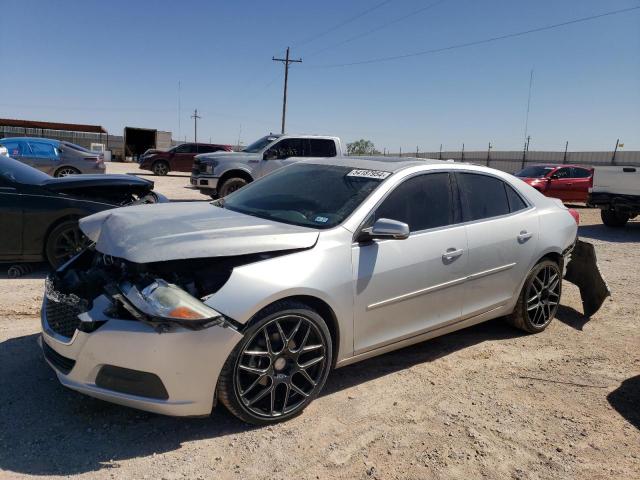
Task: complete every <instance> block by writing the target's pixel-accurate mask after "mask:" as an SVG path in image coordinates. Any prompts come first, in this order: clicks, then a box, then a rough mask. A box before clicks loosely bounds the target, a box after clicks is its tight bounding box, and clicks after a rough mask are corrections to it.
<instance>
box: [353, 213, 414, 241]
mask: <svg viewBox="0 0 640 480" xmlns="http://www.w3.org/2000/svg"><path fill="white" fill-rule="evenodd" d="M406 238H409V225H407V224H406V223H404V222H399V221H397V220H391V219H389V218H379V219H378V220H376V223H374V224H373V227H369V228H365V229H363V230H362V232H360V235H359V237H358V241H368V240H375V239H380V240H405V239H406Z"/></svg>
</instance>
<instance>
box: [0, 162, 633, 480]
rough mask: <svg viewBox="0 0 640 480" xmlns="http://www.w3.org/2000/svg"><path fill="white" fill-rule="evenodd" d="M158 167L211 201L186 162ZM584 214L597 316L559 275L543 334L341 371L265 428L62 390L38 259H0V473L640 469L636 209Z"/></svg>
mask: <svg viewBox="0 0 640 480" xmlns="http://www.w3.org/2000/svg"><path fill="white" fill-rule="evenodd" d="M135 170H137V167H136V166H135V165H131V164H124V165H123V164H113V165H109V171H111V172H113V171H117V172H134V171H135ZM149 178H153V179H154V180H156V187H157V189H158V190H159V191H160V192H162V193H164V194H165V195H167V196H169V197H170V198H172V199H179V200H188V199H205V197H202V196H201V195H200V194H198V193H197V192H194V191H192V190H187V189H185V188H184V185H186V183H187V181H188V180H187V178H186V174H185V175H177V176H171V177H165V178H160V179H158V177H149ZM580 213H581V215H582V226H581V227H580V236H581V237H582V238H583V239H584V240H587V241H591V242H593V243H594V244H595V245H596V249H597V253H598V257H599V262H600V267H601V269H602V272H603V273H604V275H605V277H606V278H607V281H608V283H609V286H610V288H611V291H612V293H613V296H612V298H611V299H610V300H609V301H607V302H606V303H605V305H604V306H603V308H602V309H601V310H600V312H598V313H597V314H596V315H595V316H593V317H592V318H590V319H588V318H584V317H583V316H582V314H581V312H582V307H581V303H580V300H579V294H578V291H577V288H576V287H574V286H573V285H571V284H568V283H566V282H565V284H564V287H563V288H564V292H563V299H562V307H561V308H560V310H559V312H558V316H557V319H556V320H555V321H554V322H553V323H552V324H551V326H550V327H549V328H548V329H547V330H546V331H545V332H543V333H541V334H538V335H523V334H522V333H520V332H519V331H516V330H513V329H512V328H510V327H508V326H507V325H505V324H504V323H503V322H502V321H501V320H495V321H492V322H488V323H486V324H482V325H478V326H476V327H473V328H470V329H467V330H462V331H459V332H456V333H453V334H449V335H446V336H444V337H440V338H437V339H434V340H431V341H428V342H425V343H421V344H418V345H415V346H413V347H409V348H405V349H403V350H400V351H397V352H393V353H390V354H387V355H384V356H381V357H378V358H374V359H371V360H368V361H365V362H362V363H359V364H356V365H352V366H349V367H345V368H343V369H339V370H336V371H335V372H333V373H332V374H331V375H330V376H329V380H328V383H327V386H326V387H325V390H324V392H323V393H322V394H321V397H320V398H319V399H317V400H316V401H315V402H314V403H313V404H312V405H311V406H310V407H309V408H308V409H307V410H306V411H305V412H304V413H303V415H301V416H300V417H298V418H296V419H294V420H292V421H289V422H287V423H284V424H279V425H277V426H274V427H268V428H255V427H249V426H247V425H244V424H242V423H240V422H239V421H237V420H236V419H235V418H234V417H232V416H231V415H229V414H228V413H226V412H225V411H224V409H223V408H221V407H220V408H218V409H216V410H215V411H214V413H213V415H212V416H211V417H210V418H205V419H179V418H169V417H162V416H158V415H153V414H148V413H144V412H139V411H136V410H132V409H127V408H124V407H119V406H116V405H111V404H108V403H104V402H101V401H99V400H94V399H91V398H89V397H85V396H82V395H80V394H77V393H74V392H72V391H68V390H66V389H64V388H63V387H62V386H60V385H59V383H58V382H57V380H56V377H55V375H54V373H53V372H52V370H51V369H50V368H49V367H48V366H47V365H46V364H45V362H44V360H43V359H42V355H41V353H40V352H39V350H38V347H37V345H36V338H37V335H38V332H39V320H38V317H37V314H38V311H39V307H40V302H41V297H42V287H43V278H44V275H45V272H44V270H43V269H42V268H40V269H36V271H35V272H34V273H32V274H31V275H29V276H27V277H26V278H21V279H17V280H13V279H8V278H7V277H6V274H5V272H6V270H5V268H2V269H1V270H0V478H28V477H40V476H51V477H56V478H57V477H73V478H100V479H111V478H126V479H129V478H135V479H182V478H189V479H192V478H193V479H198V478H201V479H205V478H219V479H226V478H242V479H258V478H270V479H271V478H274V479H280V478H282V479H290V478H301V479H326V478H328V479H336V478H349V479H358V478H365V479H366V478H380V479H388V478H398V479H444V478H464V479H471V478H513V479H557V478H566V479H607V480H608V479H611V478H615V479H616V480H618V479H637V478H640V324H639V322H640V287H639V285H640V268H639V267H640V222H638V221H635V222H632V223H630V224H629V225H628V226H627V227H626V228H624V229H621V230H611V229H608V228H606V227H604V226H603V225H602V224H601V222H600V219H599V214H598V212H597V211H593V210H588V209H584V208H583V209H580ZM0 267H3V266H0Z"/></svg>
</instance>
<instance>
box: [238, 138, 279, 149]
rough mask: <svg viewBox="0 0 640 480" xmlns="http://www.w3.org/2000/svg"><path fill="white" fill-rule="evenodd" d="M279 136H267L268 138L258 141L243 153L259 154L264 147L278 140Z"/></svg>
mask: <svg viewBox="0 0 640 480" xmlns="http://www.w3.org/2000/svg"><path fill="white" fill-rule="evenodd" d="M277 139H278V136H277V135H267V136H266V137H262V138H261V139H260V140H256V141H255V142H253V143H252V144H251V145H249V146H248V147H245V148H244V149H243V150H242V151H243V152H246V153H258V152H259V151H260V150H262V149H263V148H264V147H266V146H267V145H269V144H270V143H271V142H273V141H274V140H277Z"/></svg>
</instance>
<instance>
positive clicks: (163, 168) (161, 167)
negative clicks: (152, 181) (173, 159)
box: [151, 160, 169, 177]
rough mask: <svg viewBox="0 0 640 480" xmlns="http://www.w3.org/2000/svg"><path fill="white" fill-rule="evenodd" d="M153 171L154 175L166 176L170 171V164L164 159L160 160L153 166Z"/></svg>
mask: <svg viewBox="0 0 640 480" xmlns="http://www.w3.org/2000/svg"><path fill="white" fill-rule="evenodd" d="M151 171H152V172H153V174H154V175H157V176H159V177H164V176H165V175H166V174H167V173H169V164H168V163H167V162H165V161H164V160H158V161H157V162H155V163H154V164H153V165H152V166H151Z"/></svg>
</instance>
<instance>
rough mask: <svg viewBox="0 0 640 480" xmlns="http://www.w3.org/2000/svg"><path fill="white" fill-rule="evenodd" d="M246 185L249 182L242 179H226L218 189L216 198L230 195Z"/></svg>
mask: <svg viewBox="0 0 640 480" xmlns="http://www.w3.org/2000/svg"><path fill="white" fill-rule="evenodd" d="M247 183H249V182H247V180H245V179H244V178H240V177H231V178H228V179H226V180H225V181H224V183H223V184H222V186H221V187H220V188H219V189H218V196H219V197H220V198H224V197H226V196H227V195H229V194H230V193H233V192H235V191H236V190H239V189H241V188H242V187H244V186H245V185H246V184H247Z"/></svg>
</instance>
